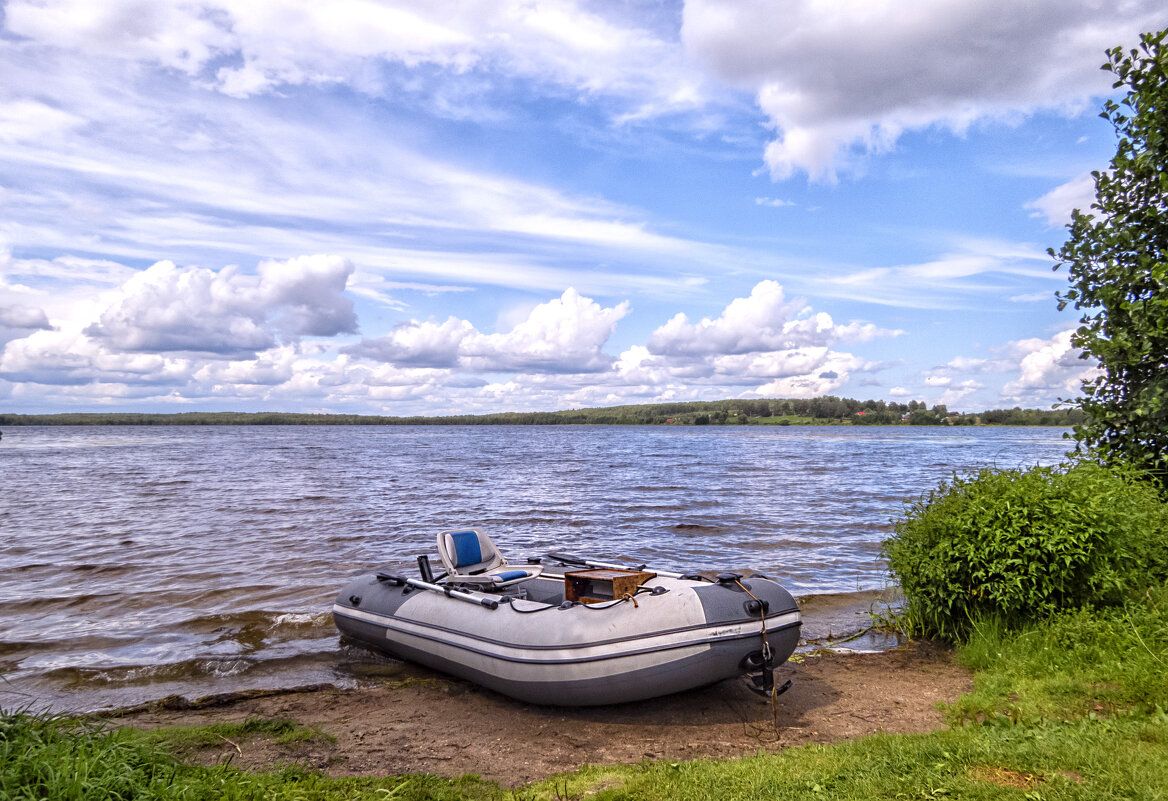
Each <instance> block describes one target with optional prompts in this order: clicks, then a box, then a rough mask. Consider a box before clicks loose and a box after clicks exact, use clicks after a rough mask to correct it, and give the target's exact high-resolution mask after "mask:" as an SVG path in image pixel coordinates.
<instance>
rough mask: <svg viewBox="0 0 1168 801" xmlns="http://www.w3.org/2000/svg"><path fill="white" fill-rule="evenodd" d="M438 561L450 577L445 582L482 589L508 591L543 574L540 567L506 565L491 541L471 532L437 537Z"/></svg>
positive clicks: (485, 536)
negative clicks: (477, 586) (476, 586)
mask: <svg viewBox="0 0 1168 801" xmlns="http://www.w3.org/2000/svg"><path fill="white" fill-rule="evenodd" d="M438 558H439V559H441V560H442V566H443V567H444V568H445V569H446V572H447V573H448V574H449V575H448V577H447V578H446V581H447V582H449V583H462V584H479V585H482V586H483V587H485V588H497V587H508V586H510V585H512V584H518V583H519V582H521V581H527V580H528V579H532V578H535V577H536V576H538V575H539V574H540V573H542V572H543V566H542V565H511V564H509V563H508V562H507V559H506V558H505V557H504V556H503V554H501V553H499V549H498V548H496V547H495V543H493V542H491V538H490V537H488V536H487V535H485V534H483V533H482V532H480V531H479V530H478V529H473V528H470V529H462V530H461V531H444V532H442V533H441V534H439V535H438Z"/></svg>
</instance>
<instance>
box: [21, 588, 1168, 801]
mask: <svg viewBox="0 0 1168 801" xmlns="http://www.w3.org/2000/svg"><path fill="white" fill-rule="evenodd" d="M1166 610H1168V592H1165V591H1160V592H1158V593H1151V594H1149V595H1148V596H1147V597H1146V598H1144V599H1143V600H1142V601H1140V602H1138V603H1130V604H1128V605H1127V606H1125V607H1120V608H1112V609H1107V610H1103V611H1098V612H1090V611H1079V612H1068V613H1064V614H1061V615H1058V616H1056V617H1054V618H1051V619H1050V620H1048V621H1046V622H1044V623H1041V624H1037V625H1033V626H1031V627H1028V628H1026V629H1025V630H1023V631H1021V632H1014V633H1007V632H1005V631H1003V629H1002V628H1001V627H1000V626H997V625H994V624H993V623H979V624H978V625H977V626H976V627H975V629H974V634H973V636H972V637H971V639H970V641H969V642H968V643H967V644H966V645H964V646H962V648H961V649H960V650H959V651H958V658H959V659H960V660H961V661H963V662H964V663H965V664H967V665H969V666H970V667H971V668H972V669H973V670H974V671H975V676H974V690H973V692H972V693H970V694H969V695H967V696H965V697H963V698H962V699H960V700H958V701H957V702H956V703H954V704H953V705H951V706H950V707H948V708H947V710H946V715H947V719H948V721H949V723H950V726H949V728H947V729H944V730H941V731H937V732H933V733H931V734H921V735H875V736H871V737H866V738H863V739H861V740H857V741H855V742H850V743H843V744H839V745H832V746H822V745H813V746H803V747H799V748H792V749H790V750H787V751H784V752H782V753H779V754H769V755H762V754H760V755H758V756H754V757H749V758H746V759H740V760H722V761H711V760H697V761H693V762H670V761H658V762H652V761H645V762H642V763H639V764H636V765H625V766H619V767H606V768H600V767H592V768H584V769H582V770H580V771H576V772H574V773H570V774H565V775H562V776H558V777H553V778H550V779H548V780H546V781H544V782H540V783H537V784H533V785H530V786H528V787H525V788H520V789H518V790H514V791H513V790H507V789H503V788H500V787H499V786H498V785H496V784H494V783H492V782H487V781H483V780H481V779H479V778H478V777H475V776H466V777H463V778H461V779H457V780H454V781H448V780H445V779H441V778H438V777H435V776H427V775H416V776H397V777H389V778H377V779H329V778H326V777H324V776H322V775H319V774H316V773H313V772H310V771H306V770H303V769H301V768H297V767H289V768H285V769H283V770H280V771H276V772H272V773H250V772H244V771H240V770H236V769H235V768H233V767H230V766H229V765H226V764H221V765H218V766H216V767H209V768H208V767H198V766H193V765H187V764H184V763H182V762H181V761H180V760H178V759H176V757H175V756H174V754H175V753H176V752H181V751H182V750H183V749H187V748H197V747H204V746H206V745H221V744H222V741H223V739H229V740H233V741H239V740H241V739H246V738H249V737H268V738H272V739H273V740H274V741H280V740H281V738H290V740H292V741H294V740H297V739H305V738H313V737H319V736H324V735H322V734H320V733H319V732H317V731H315V730H313V729H311V728H306V727H303V726H299V725H298V724H296V723H293V722H291V721H284V720H249V721H244V722H243V723H238V724H220V725H216V726H208V727H200V728H194V729H164V730H158V731H155V732H136V731H130V730H110V729H106V728H100V727H97V726H96V725H94V724H90V723H86V722H84V721H78V720H71V719H67V718H59V717H57V718H54V717H44V716H35V715H26V714H21V713H4V714H0V799H33V798H37V799H50V800H51V801H56V800H57V799H78V800H80V799H107V798H120V799H184V800H185V799H220V798H222V799H275V800H277V801H279V800H280V799H303V800H304V801H332V800H333V799H354V800H355V799H407V800H410V801H412V800H413V799H418V801H421V799H437V800H438V801H446V800H447V799H449V800H450V801H454V800H455V799H469V800H471V801H479V800H480V799H481V800H482V801H508V800H510V801H537V800H542V799H548V800H549V801H567V799H584V798H588V799H596V801H616V800H617V799H630V800H633V801H650V800H651V799H679V801H686V800H687V799H694V801H698V800H699V799H700V800H702V801H704V799H709V798H717V799H726V800H727V801H736V800H738V799H741V800H742V801H746V800H747V799H751V800H753V799H759V801H762V800H763V799H767V800H769V799H783V800H784V801H787V800H788V799H789V800H791V801H798V800H799V799H978V800H980V799H1019V800H1020V801H1021V800H1023V799H1030V801H1037V800H1038V799H1042V800H1043V801H1062V800H1063V799H1066V800H1067V801H1080V800H1081V801H1088V800H1090V801H1100V799H1141V800H1143V799H1147V801H1153V799H1160V800H1161V801H1163V800H1164V799H1168V713H1166V712H1165V709H1166V708H1168V664H1166V663H1168V615H1166V614H1165V612H1166ZM873 702H874V703H876V702H877V701H875V700H874V701H873ZM285 741H286V742H287V741H289V740H285Z"/></svg>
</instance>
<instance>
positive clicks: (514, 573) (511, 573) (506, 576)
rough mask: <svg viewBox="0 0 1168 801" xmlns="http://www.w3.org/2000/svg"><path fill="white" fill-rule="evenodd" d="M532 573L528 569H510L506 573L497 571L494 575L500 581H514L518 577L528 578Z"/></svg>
mask: <svg viewBox="0 0 1168 801" xmlns="http://www.w3.org/2000/svg"><path fill="white" fill-rule="evenodd" d="M530 575H531V574H530V573H528V572H527V571H526V570H508V571H507V572H506V573H495V574H494V577H495V578H497V579H499V581H514V580H515V579H518V578H527V577H528V576H530Z"/></svg>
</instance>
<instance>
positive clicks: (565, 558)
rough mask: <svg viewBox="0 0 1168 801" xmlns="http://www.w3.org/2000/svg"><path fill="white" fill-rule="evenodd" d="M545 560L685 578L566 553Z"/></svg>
mask: <svg viewBox="0 0 1168 801" xmlns="http://www.w3.org/2000/svg"><path fill="white" fill-rule="evenodd" d="M544 558H545V559H551V560H553V561H556V562H566V563H567V564H570V565H583V566H585V567H608V568H612V569H613V570H646V569H650V570H651V571H652V572H653V573H656V574H657V575H658V576H665V578H682V577H683V574H681V573H670V572H668V571H665V570H657V569H656V568H648V566H647V565H640V566H639V567H634V566H632V565H617V564H613V563H612V562H596V561H593V560H592V559H581V558H580V557H579V556H571V555H569V554H565V553H549V554H547V556H545V557H544Z"/></svg>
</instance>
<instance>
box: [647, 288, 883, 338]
mask: <svg viewBox="0 0 1168 801" xmlns="http://www.w3.org/2000/svg"><path fill="white" fill-rule="evenodd" d="M897 333H899V332H895V331H885V330H881V329H879V328H877V327H876V326H874V325H872V324H870V323H850V324H848V325H843V326H840V325H836V324H835V323H834V322H833V321H832V319H831V315H829V314H826V313H825V312H818V313H814V314H812V313H810V308H809V307H808V306H807V305H806V303H805V302H803V301H801V300H794V301H788V300H787V299H786V298H785V296H784V292H783V287H782V285H781V284H779V283H778V282H777V281H769V280H768V281H760V282H759V283H758V284H756V285H755V287H754V289H753V290H751V293H750V296H749V297H746V298H736V299H734V300H733V301H732V302H731V303H730V305H728V306H727V307H726V308H725V310H723V312H722V314H721V315H720V316H719V317H717V318H716V319H711V318H708V317H706V318H703V319H702V320H700V321H698V322H696V323H691V322H690V321H689V318H687V317H686V315H685V314H683V313H679V314H677V315H676V316H674V317H673V318H672V319H671V320H670V321H669V322H667V323H666V324H665V325H663V326H661V327H660V328H658V329H657V330H656V331H654V332H653V334H652V336H650V337H649V343H648V345H649V350H650V351H652V352H653V353H658V354H662V355H667V356H697V355H710V354H743V353H757V352H760V351H780V350H790V349H793V348H799V347H805V346H813V345H826V344H829V343H833V342H841V341H842V342H865V341H867V340H870V339H873V338H875V337H877V336H895V335H896V334H897Z"/></svg>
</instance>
